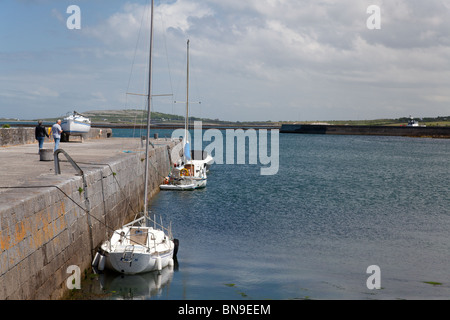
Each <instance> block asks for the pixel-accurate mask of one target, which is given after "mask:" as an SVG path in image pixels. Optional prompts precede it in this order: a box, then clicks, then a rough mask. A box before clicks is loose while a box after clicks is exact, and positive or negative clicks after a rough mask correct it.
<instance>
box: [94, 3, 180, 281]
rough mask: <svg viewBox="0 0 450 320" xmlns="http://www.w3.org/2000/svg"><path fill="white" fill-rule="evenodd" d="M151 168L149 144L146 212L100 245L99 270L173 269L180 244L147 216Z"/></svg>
mask: <svg viewBox="0 0 450 320" xmlns="http://www.w3.org/2000/svg"><path fill="white" fill-rule="evenodd" d="M153 7H154V0H152V1H151V23H150V53H149V75H148V79H149V80H148V97H147V140H146V141H149V137H150V114H151V97H152V95H151V90H152V87H151V85H152V84H151V80H152V76H151V75H152V47H153ZM148 167H149V143H146V148H145V186H144V211H143V212H142V213H141V214H142V217H140V218H138V219H136V220H134V221H132V222H130V223H128V224H126V225H124V226H122V227H121V228H120V229H118V230H115V231H114V233H113V235H112V236H111V239H110V240H107V241H105V242H104V243H103V244H102V245H101V249H100V251H99V253H98V254H97V255H96V257H95V258H94V261H93V265H94V266H97V268H98V269H99V270H103V269H104V268H105V267H106V268H108V269H111V270H114V271H117V272H120V273H123V274H139V273H144V272H150V271H156V270H158V271H161V270H162V269H163V268H165V267H167V266H171V265H173V263H174V261H173V258H174V257H176V253H177V250H178V247H177V243H178V240H176V239H174V238H173V235H172V230H171V227H169V228H164V227H163V226H162V224H157V223H156V221H155V220H154V219H153V220H152V219H151V218H150V217H149V215H148V209H147V207H148V200H147V195H148V178H149V173H148Z"/></svg>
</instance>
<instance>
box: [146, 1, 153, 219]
mask: <svg viewBox="0 0 450 320" xmlns="http://www.w3.org/2000/svg"><path fill="white" fill-rule="evenodd" d="M152 51H153V0H152V2H151V14H150V53H149V58H148V59H149V62H148V97H147V140H146V146H145V183H144V214H145V216H147V215H148V214H147V206H148V199H147V194H148V162H149V159H148V151H149V145H150V121H151V103H152V102H151V101H152V60H153V59H152Z"/></svg>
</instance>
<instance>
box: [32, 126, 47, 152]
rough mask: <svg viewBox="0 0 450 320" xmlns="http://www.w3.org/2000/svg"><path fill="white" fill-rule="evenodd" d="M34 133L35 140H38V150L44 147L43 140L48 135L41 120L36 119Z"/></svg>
mask: <svg viewBox="0 0 450 320" xmlns="http://www.w3.org/2000/svg"><path fill="white" fill-rule="evenodd" d="M34 135H35V137H36V140H37V141H38V142H39V150H41V149H42V148H44V140H45V137H47V138H48V137H49V135H48V133H47V130H46V129H45V127H44V126H43V125H42V120H39V121H38V125H37V126H36V129H35V130H34Z"/></svg>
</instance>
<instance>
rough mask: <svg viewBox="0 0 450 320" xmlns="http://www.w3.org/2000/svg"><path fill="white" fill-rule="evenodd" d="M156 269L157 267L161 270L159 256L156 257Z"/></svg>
mask: <svg viewBox="0 0 450 320" xmlns="http://www.w3.org/2000/svg"><path fill="white" fill-rule="evenodd" d="M156 269H158V271H161V270H162V261H161V257H156Z"/></svg>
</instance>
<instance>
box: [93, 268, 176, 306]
mask: <svg viewBox="0 0 450 320" xmlns="http://www.w3.org/2000/svg"><path fill="white" fill-rule="evenodd" d="M177 270H178V263H177V261H175V264H174V266H173V267H166V268H164V269H162V270H161V271H155V272H148V273H143V274H136V275H124V274H119V273H116V272H112V271H106V272H104V273H101V274H99V276H98V288H97V289H98V290H100V291H101V292H106V293H109V294H111V296H110V299H117V300H122V299H123V300H147V299H152V298H158V297H163V296H165V295H167V292H168V291H169V289H170V283H171V282H172V279H173V274H174V271H177Z"/></svg>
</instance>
